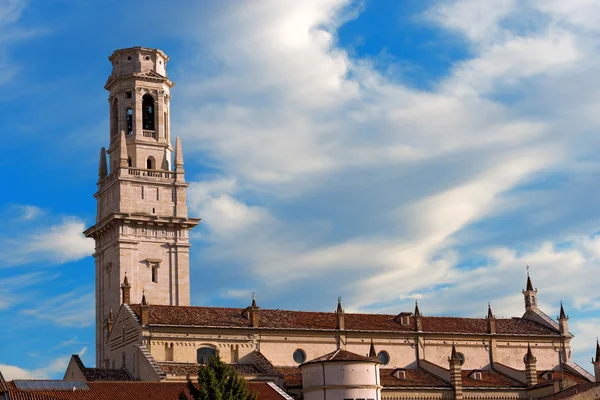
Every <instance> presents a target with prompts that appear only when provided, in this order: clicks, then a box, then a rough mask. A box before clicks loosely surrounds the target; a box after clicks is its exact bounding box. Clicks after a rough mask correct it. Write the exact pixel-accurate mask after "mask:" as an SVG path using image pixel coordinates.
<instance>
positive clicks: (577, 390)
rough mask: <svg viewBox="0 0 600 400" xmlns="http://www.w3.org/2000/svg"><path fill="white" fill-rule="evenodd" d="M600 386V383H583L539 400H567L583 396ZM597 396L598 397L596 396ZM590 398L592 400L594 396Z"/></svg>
mask: <svg viewBox="0 0 600 400" xmlns="http://www.w3.org/2000/svg"><path fill="white" fill-rule="evenodd" d="M598 386H600V382H587V383H581V384H579V385H575V386H571V387H570V388H568V389H565V390H563V391H562V392H558V393H556V394H551V395H549V396H546V397H542V398H540V399H539V400H561V399H567V398H569V397H572V396H575V395H579V396H581V395H582V394H583V393H585V392H587V391H590V390H592V389H597V388H598ZM596 396H597V395H596ZM581 397H584V396H581ZM587 397H588V398H592V396H587Z"/></svg>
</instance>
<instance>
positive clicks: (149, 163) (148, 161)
mask: <svg viewBox="0 0 600 400" xmlns="http://www.w3.org/2000/svg"><path fill="white" fill-rule="evenodd" d="M155 164H156V162H155V161H154V157H152V156H150V157H148V158H147V159H146V168H147V169H154V168H156V165H155Z"/></svg>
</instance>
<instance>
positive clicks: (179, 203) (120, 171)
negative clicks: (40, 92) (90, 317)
mask: <svg viewBox="0 0 600 400" xmlns="http://www.w3.org/2000/svg"><path fill="white" fill-rule="evenodd" d="M109 60H110V61H111V63H112V74H111V75H110V77H109V78H108V81H107V82H106V85H105V86H104V88H105V89H106V90H108V92H109V97H108V104H109V112H110V142H109V143H110V144H109V147H108V150H105V149H104V148H102V149H101V151H100V166H99V170H98V191H97V192H96V194H95V195H94V197H95V198H96V200H97V212H96V224H95V225H94V226H92V227H90V228H89V229H87V230H86V231H85V232H84V234H85V235H86V236H87V237H91V238H94V240H95V241H96V248H95V253H94V257H95V259H96V366H97V367H106V366H107V365H106V363H107V360H106V357H105V356H104V354H105V345H106V335H107V334H108V331H109V330H108V329H107V325H108V324H109V315H110V310H111V309H113V310H118V309H119V307H120V305H121V303H123V302H124V301H127V299H123V298H122V296H121V282H123V281H124V279H125V277H127V285H128V289H127V293H128V297H129V298H130V299H131V300H130V301H131V302H132V303H139V302H140V301H141V299H142V293H145V295H146V299H147V301H148V303H149V304H162V305H181V306H185V305H189V304H190V276H189V248H190V244H189V235H188V234H189V231H190V230H191V229H192V228H193V227H194V226H196V225H198V223H199V222H200V220H199V219H196V218H188V211H187V205H186V188H187V186H188V184H187V183H186V182H185V179H184V169H183V153H182V148H181V141H180V140H179V138H177V141H176V146H175V157H174V158H175V162H174V163H173V157H172V153H173V147H172V146H171V132H170V124H169V118H170V109H169V100H170V98H171V89H172V88H173V86H174V83H173V82H171V81H170V80H169V79H168V78H167V70H166V67H167V62H168V60H169V57H168V56H167V55H166V54H165V53H163V52H162V51H161V50H158V49H147V48H143V47H132V48H129V49H122V50H117V51H115V52H114V53H113V54H112V55H111V56H110V57H109ZM107 153H108V158H109V161H108V162H107V160H106V154H107ZM173 164H174V165H173ZM109 167H110V168H109ZM123 293H125V291H123Z"/></svg>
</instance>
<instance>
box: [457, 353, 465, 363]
mask: <svg viewBox="0 0 600 400" xmlns="http://www.w3.org/2000/svg"><path fill="white" fill-rule="evenodd" d="M456 357H458V359H459V360H460V365H463V364H464V363H465V355H464V354H463V353H456Z"/></svg>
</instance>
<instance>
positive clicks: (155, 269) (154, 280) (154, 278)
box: [152, 264, 158, 283]
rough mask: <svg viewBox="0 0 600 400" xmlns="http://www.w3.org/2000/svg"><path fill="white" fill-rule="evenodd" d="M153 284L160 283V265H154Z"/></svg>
mask: <svg viewBox="0 0 600 400" xmlns="http://www.w3.org/2000/svg"><path fill="white" fill-rule="evenodd" d="M152 282H154V283H158V264H152Z"/></svg>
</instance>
